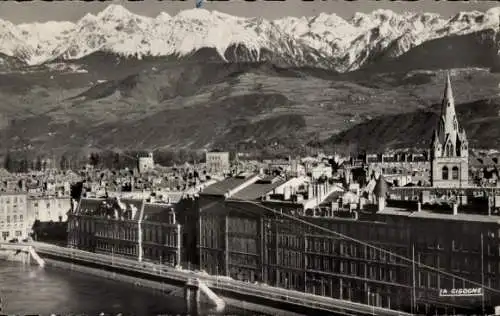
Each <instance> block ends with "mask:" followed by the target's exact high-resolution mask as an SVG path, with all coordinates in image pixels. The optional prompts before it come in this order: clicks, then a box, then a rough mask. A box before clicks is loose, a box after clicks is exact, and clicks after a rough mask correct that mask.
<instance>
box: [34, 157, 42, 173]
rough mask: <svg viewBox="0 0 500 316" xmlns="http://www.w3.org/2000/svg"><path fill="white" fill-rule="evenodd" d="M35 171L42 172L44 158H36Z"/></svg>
mask: <svg viewBox="0 0 500 316" xmlns="http://www.w3.org/2000/svg"><path fill="white" fill-rule="evenodd" d="M35 170H36V171H40V170H42V158H41V157H40V156H38V157H36V161H35Z"/></svg>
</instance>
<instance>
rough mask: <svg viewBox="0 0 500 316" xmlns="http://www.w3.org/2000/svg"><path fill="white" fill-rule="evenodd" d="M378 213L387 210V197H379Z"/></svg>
mask: <svg viewBox="0 0 500 316" xmlns="http://www.w3.org/2000/svg"><path fill="white" fill-rule="evenodd" d="M377 206H378V211H379V212H380V211H383V210H384V209H385V196H383V195H382V196H379V197H378V204H377Z"/></svg>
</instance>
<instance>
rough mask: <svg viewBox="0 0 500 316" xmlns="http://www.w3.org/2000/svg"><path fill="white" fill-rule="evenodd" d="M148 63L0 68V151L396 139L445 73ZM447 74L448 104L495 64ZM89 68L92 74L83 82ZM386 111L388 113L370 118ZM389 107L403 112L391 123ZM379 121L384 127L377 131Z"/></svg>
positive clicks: (289, 146)
mask: <svg viewBox="0 0 500 316" xmlns="http://www.w3.org/2000/svg"><path fill="white" fill-rule="evenodd" d="M94 58H110V56H107V57H106V56H104V55H101V56H94ZM130 62H131V63H134V61H130ZM146 65H147V66H144V64H142V66H138V68H136V69H135V70H134V71H132V72H131V74H129V75H126V76H125V77H124V78H122V79H110V80H106V79H99V80H97V78H98V77H95V76H96V73H97V71H95V72H94V73H90V72H89V73H66V74H65V73H63V72H57V71H54V70H50V72H49V71H48V70H46V69H45V70H43V71H42V70H39V71H38V72H36V73H31V74H29V75H25V74H15V73H11V74H0V98H1V99H2V101H3V102H1V103H0V113H1V114H2V115H1V116H0V128H1V129H2V143H1V144H2V145H1V149H2V150H6V149H10V150H18V151H19V150H21V151H25V150H28V151H42V152H47V153H48V152H52V153H55V154H58V153H61V152H66V151H80V150H84V149H86V148H87V149H88V148H94V149H95V148H97V149H98V148H104V149H111V148H116V149H147V150H152V149H161V148H173V149H179V148H190V149H201V148H213V147H219V148H226V149H239V150H252V149H271V150H277V151H280V150H281V151H287V150H294V151H303V150H304V146H305V144H307V143H310V142H320V141H322V140H324V139H329V138H330V137H331V136H332V135H335V134H337V133H341V134H340V135H339V136H338V137H339V138H335V139H334V140H332V142H331V143H336V144H341V143H342V144H345V143H346V142H347V143H351V142H354V139H357V138H358V136H359V137H360V138H361V140H359V142H361V143H363V142H366V143H369V142H371V141H373V142H377V141H381V142H382V144H384V143H385V144H390V145H404V144H403V143H402V142H401V141H398V139H397V138H394V137H393V136H391V135H394V134H398V133H401V135H400V136H399V137H400V138H401V137H403V136H404V134H405V133H406V131H405V130H404V129H403V128H401V127H400V126H402V125H405V126H406V127H405V128H408V126H410V127H411V128H414V129H415V131H414V132H412V133H414V134H418V133H420V131H422V133H423V132H430V131H429V130H427V128H424V127H421V126H422V123H421V122H424V121H428V119H429V120H430V116H429V114H419V115H421V116H417V117H414V118H413V119H412V120H411V121H410V120H408V121H405V117H406V116H405V115H404V113H413V114H411V115H414V113H415V112H416V111H420V112H418V113H425V111H427V110H426V109H428V108H429V106H430V105H431V104H435V103H437V102H439V101H440V99H441V95H442V90H443V87H444V78H445V72H444V71H415V72H410V73H408V74H368V75H365V76H363V77H362V78H360V77H356V76H353V77H352V78H347V77H346V75H339V74H337V73H336V72H331V71H325V70H318V69H314V68H293V69H291V68H280V67H277V66H275V65H273V64H270V63H237V64H234V63H216V62H212V63H209V62H196V61H186V62H184V63H178V62H176V63H168V62H164V61H163V62H162V61H159V60H154V59H152V60H151V64H146ZM108 67H110V68H109V69H112V68H113V67H114V66H112V65H108ZM124 68H125V69H122V71H125V70H126V68H127V67H124ZM117 69H119V68H117ZM106 71H107V72H108V73H109V74H111V70H106ZM106 71H103V73H104V72H106ZM451 74H452V83H453V88H454V91H455V97H456V100H457V103H468V102H473V101H475V100H479V99H485V97H487V98H491V97H492V96H496V94H497V93H498V82H500V74H495V73H491V72H489V71H487V70H484V69H456V70H453V71H452V73H451ZM89 76H94V81H92V82H90V83H89V82H88V81H86V80H88V79H89ZM47 77H49V78H50V79H49V80H47V79H46V78H47ZM422 111H423V112H422ZM493 112H494V111H493V110H492V111H491V113H493ZM402 113H403V114H402ZM488 113H489V112H488ZM491 113H490V114H491ZM490 114H481V115H483V116H481V117H478V119H487V115H490ZM384 115H389V116H390V118H389V119H388V120H387V121H385V119H384V118H380V120H382V121H380V122H379V121H377V120H378V117H381V116H384ZM391 115H392V116H391ZM394 115H402V116H401V120H402V121H401V123H396V120H395V118H399V116H396V117H394ZM476 115H479V114H476V113H475V112H471V113H470V114H469V116H470V117H471V118H476ZM492 115H493V114H492ZM495 115H496V114H495ZM492 117H494V116H492ZM365 121H366V123H363V122H365ZM384 122H386V123H384ZM405 122H406V123H405ZM357 124H361V125H357ZM370 124H374V125H370ZM384 124H385V125H384ZM391 124H392V125H391ZM353 126H355V129H351V128H352V127H353ZM380 126H385V128H384V129H387V131H384V132H377V131H380V130H377V129H376V128H379V127H380ZM412 126H413V127H412ZM419 128H421V130H419ZM371 129H373V130H374V131H372V130H371ZM356 130H358V132H355V131H356ZM382 130H383V129H382ZM493 131H495V129H493ZM482 133H484V132H483V131H482V128H479V129H477V131H475V130H471V131H469V130H468V135H469V137H472V138H474V137H476V136H479V135H482ZM373 135H375V138H372V136H373ZM387 135H388V136H387ZM495 135H496V136H497V137H498V136H499V135H498V134H491V136H490V137H495ZM393 138H394V139H393ZM410 143H412V142H410ZM363 144H364V143H363ZM492 144H493V143H492ZM363 146H364V145H363Z"/></svg>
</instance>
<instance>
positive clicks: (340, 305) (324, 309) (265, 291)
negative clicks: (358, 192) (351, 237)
mask: <svg viewBox="0 0 500 316" xmlns="http://www.w3.org/2000/svg"><path fill="white" fill-rule="evenodd" d="M31 245H32V246H33V247H34V248H35V249H36V251H37V252H38V253H39V254H40V255H41V256H42V257H46V258H52V259H54V260H62V261H69V262H72V263H76V264H81V265H84V266H85V265H92V266H95V267H98V268H100V269H108V270H113V271H116V272H117V273H128V274H130V273H134V274H136V275H139V276H140V278H143V279H148V280H153V281H159V282H165V283H170V284H173V285H178V286H180V287H184V288H187V287H188V286H189V285H196V286H197V287H198V289H199V290H201V291H202V292H203V293H205V295H206V296H208V298H209V300H210V301H211V302H212V303H214V305H216V306H218V307H220V306H221V305H222V304H223V303H221V302H220V300H219V301H218V300H217V298H218V296H217V295H215V294H210V292H212V293H217V294H218V295H221V296H223V297H232V298H237V299H239V300H242V301H253V302H254V303H256V304H260V305H268V306H272V307H278V308H280V309H284V308H285V306H286V309H290V310H293V311H296V312H298V313H303V314H312V315H321V314H325V315H332V314H333V315H349V316H351V315H387V316H392V315H394V316H395V315H401V316H406V315H411V314H408V313H405V312H401V311H395V310H390V309H387V308H382V307H377V306H370V305H365V304H361V303H355V302H350V301H345V300H340V299H334V298H330V297H324V296H317V295H313V294H309V293H302V292H298V291H291V290H287V289H281V288H276V287H271V286H267V285H263V284H254V283H249V282H243V281H237V280H233V279H231V278H228V277H225V276H223V277H221V276H213V275H208V274H206V273H202V272H194V271H189V270H183V269H177V268H172V267H166V266H164V265H159V264H155V263H150V262H138V261H136V260H132V259H127V258H123V257H118V256H110V255H104V254H96V253H93V252H87V251H83V250H77V249H71V248H65V247H60V246H56V245H51V244H45V243H39V242H32V243H31ZM193 280H196V281H193ZM194 283H196V284H194ZM185 295H186V294H185ZM189 296H192V295H191V294H190V295H189ZM195 296H196V294H195ZM197 296H198V297H199V294H197Z"/></svg>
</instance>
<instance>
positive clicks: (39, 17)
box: [0, 0, 500, 24]
mask: <svg viewBox="0 0 500 316" xmlns="http://www.w3.org/2000/svg"><path fill="white" fill-rule="evenodd" d="M111 3H114V4H121V5H123V6H124V7H126V8H127V9H129V10H130V11H132V12H134V13H136V14H140V15H145V16H152V17H154V16H157V15H158V14H159V13H160V12H162V11H163V12H167V13H168V14H170V15H175V14H176V13H178V12H179V11H181V10H185V9H191V8H194V6H195V0H185V1H182V0H164V1H159V0H143V1H123V0H112V1H93V2H86V1H69V0H67V1H51V2H45V1H39V0H35V1H22V2H17V1H0V19H5V20H9V21H11V22H12V23H15V24H19V23H29V22H46V21H51V20H54V21H77V20H78V19H80V18H82V17H83V16H84V15H85V14H87V13H93V14H95V13H98V12H99V11H102V10H103V9H104V8H106V6H108V5H109V4H111ZM496 6H500V2H497V1H494V0H493V1H488V0H482V1H481V0H471V1H444V0H442V1H436V0H414V1H391V0H379V1H375V0H357V1H345V0H316V1H314V2H305V1H301V0H288V1H264V0H257V1H255V2H248V1H244V0H232V1H222V2H221V1H206V2H205V3H204V5H203V7H204V8H205V9H208V10H217V11H220V12H225V13H228V14H232V15H237V16H247V17H263V18H266V19H276V18H280V17H283V16H313V15H317V14H319V13H321V12H324V13H336V14H337V15H339V16H341V17H344V18H350V17H352V15H353V14H354V13H355V12H365V13H367V12H371V11H373V10H376V9H390V10H393V11H395V12H403V11H415V12H435V13H439V14H442V15H444V16H452V15H454V14H456V13H458V12H460V11H473V10H478V11H485V10H487V9H489V8H491V7H496Z"/></svg>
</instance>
